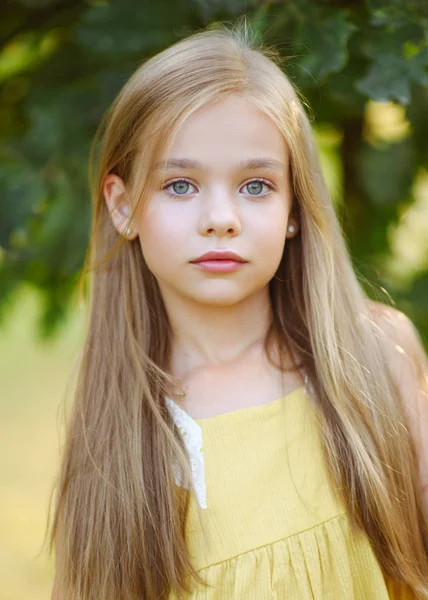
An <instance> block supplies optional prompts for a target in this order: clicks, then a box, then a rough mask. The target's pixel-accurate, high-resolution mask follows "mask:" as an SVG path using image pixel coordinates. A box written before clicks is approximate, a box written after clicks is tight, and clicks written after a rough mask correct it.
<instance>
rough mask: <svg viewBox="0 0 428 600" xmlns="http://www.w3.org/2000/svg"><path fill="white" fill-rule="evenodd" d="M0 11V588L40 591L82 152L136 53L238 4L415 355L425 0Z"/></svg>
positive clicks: (423, 284)
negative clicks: (406, 328) (286, 82)
mask: <svg viewBox="0 0 428 600" xmlns="http://www.w3.org/2000/svg"><path fill="white" fill-rule="evenodd" d="M2 8H3V10H2V16H1V21H0V353H1V354H0V365H1V367H0V373H1V380H0V384H1V388H0V389H1V405H0V406H1V410H2V418H1V420H0V437H1V439H2V441H3V452H2V453H1V458H0V461H1V471H0V481H1V489H2V493H1V503H2V504H1V508H2V510H1V511H0V530H1V531H2V536H1V541H0V598H1V599H2V600H3V599H4V600H24V599H27V598H31V599H32V600H38V599H39V598H40V599H42V598H49V597H50V591H51V587H52V577H53V562H52V559H50V558H49V557H48V556H47V555H46V553H45V551H44V549H43V548H42V542H43V535H44V532H45V525H46V518H47V505H48V500H49V493H50V490H51V487H52V484H53V479H54V476H55V474H56V469H57V466H58V451H59V448H60V445H61V440H62V421H61V407H62V403H63V401H64V396H65V392H66V386H67V384H68V382H69V377H70V376H71V373H72V368H73V365H74V361H75V359H76V357H77V354H78V352H79V350H80V345H81V343H82V331H83V319H84V311H85V307H84V304H82V302H80V301H79V300H78V297H77V280H78V277H79V274H80V270H81V267H82V263H83V258H84V253H85V250H86V245H87V242H88V233H89V230H90V216H91V215H90V208H91V205H90V198H89V192H88V183H87V163H88V154H89V147H90V143H91V140H92V137H93V135H94V133H95V129H96V127H97V125H98V124H99V122H100V120H101V118H102V115H103V113H104V111H105V110H106V108H107V107H108V106H109V104H110V103H111V101H112V100H113V98H114V97H115V95H116V94H117V92H118V91H119V90H120V88H121V87H122V86H123V84H124V83H125V82H126V80H127V78H128V77H129V76H130V75H131V73H133V72H134V71H135V69H136V68H137V67H138V66H139V65H140V64H141V62H142V61H143V60H144V59H146V58H147V57H149V56H151V55H153V54H155V53H157V52H159V51H160V50H162V49H163V48H165V47H166V46H168V45H169V44H171V43H173V42H174V41H176V40H178V39H180V38H182V37H185V36H187V35H189V34H191V33H193V32H195V31H197V30H199V29H201V28H205V27H206V26H209V25H210V24H211V23H215V22H218V21H223V22H229V23H233V22H234V21H235V20H236V19H238V18H239V17H240V16H242V15H243V14H246V15H247V17H248V20H249V22H250V23H251V26H252V27H253V28H254V29H255V30H256V31H257V32H258V34H259V37H260V39H261V40H263V41H264V42H265V43H266V44H268V45H274V46H275V47H276V48H277V49H278V50H279V51H280V53H281V55H282V56H283V57H284V59H285V62H284V68H285V71H286V73H287V74H288V75H289V77H290V78H291V79H292V81H293V82H294V84H295V85H296V86H297V88H298V89H299V90H300V92H301V94H302V97H303V98H304V101H305V105H306V106H307V109H308V114H309V115H310V118H311V121H312V123H313V127H314V132H315V134H316V139H317V143H318V147H319V151H320V155H321V160H322V166H323V169H324V172H325V175H326V179H327V183H328V186H329V188H330V190H331V194H332V197H333V201H334V203H335V206H336V209H337V213H338V216H339V218H340V222H341V224H342V227H343V231H344V235H345V237H346V240H347V243H348V245H349V248H350V250H351V254H352V258H353V261H354V265H355V269H356V272H357V274H358V276H359V278H360V280H361V282H362V284H363V285H364V287H365V289H366V290H367V292H368V293H369V295H370V296H371V297H373V298H375V299H377V300H380V301H387V299H388V298H391V299H392V300H393V302H395V305H396V306H397V308H399V309H400V310H402V311H404V312H405V313H406V314H407V315H408V316H409V317H410V318H411V319H412V321H413V322H414V323H415V325H416V326H417V328H418V330H419V331H420V333H421V335H422V339H423V342H424V344H425V345H426V346H427V347H428V3H426V2H422V1H421V0H392V1H389V2H381V1H378V0H366V1H365V2H364V1H360V2H349V1H348V2H340V1H329V0H324V1H317V2H315V1H309V0H298V1H296V2H283V1H265V2H262V1H254V0H253V1H251V0H242V1H241V0H192V1H190V0H156V1H148V0H110V1H107V0H105V1H92V2H91V1H89V0H8V1H6V2H3V4H2Z"/></svg>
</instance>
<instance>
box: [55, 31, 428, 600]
mask: <svg viewBox="0 0 428 600" xmlns="http://www.w3.org/2000/svg"><path fill="white" fill-rule="evenodd" d="M102 125H103V126H105V127H104V131H103V137H102V143H101V145H100V155H99V161H98V163H97V165H98V167H97V171H96V177H95V182H94V183H95V184H94V189H93V196H94V218H93V228H92V236H91V248H90V256H89V266H88V268H90V269H91V271H92V272H93V273H92V280H91V281H92V287H91V303H90V314H89V321H88V324H87V332H86V339H85V344H84V348H83V352H82V357H81V364H80V370H79V377H78V381H77V387H76V392H75V400H74V404H73V410H72V414H71V415H70V420H69V423H68V430H67V439H66V444H65V448H64V453H63V458H62V464H61V471H60V477H59V489H58V494H57V500H56V507H55V515H54V521H53V526H52V530H51V534H50V548H52V547H53V545H55V551H56V576H55V583H54V591H53V596H52V597H53V598H54V599H56V600H95V599H99V600H137V599H139V600H140V599H147V600H154V599H156V598H170V599H176V598H182V599H184V598H194V599H202V598H205V599H207V600H220V599H221V600H223V599H230V598H234V599H235V598H236V599H245V600H247V599H257V600H269V599H273V598H278V599H279V598H280V599H287V600H288V599H290V600H291V599H292V600H300V599H303V600H305V599H309V598H316V599H317V600H322V599H327V598H328V599H332V600H339V599H340V600H345V599H346V600H351V599H355V600H366V599H370V600H371V599H373V600H385V599H387V598H394V599H398V598H425V599H427V598H428V525H427V521H428V518H427V517H428V500H427V495H426V494H425V496H424V490H426V488H427V482H428V445H427V443H426V437H427V436H424V435H423V433H424V428H426V427H427V426H428V409H427V407H428V399H427V387H428V386H427V372H428V369H427V359H426V356H425V354H424V351H423V349H422V344H421V340H420V337H419V334H418V332H417V331H415V328H414V327H413V325H412V323H411V321H409V320H408V319H407V318H406V317H405V316H404V315H403V314H402V313H401V312H399V311H397V310H395V309H393V308H390V307H388V306H386V305H383V304H381V303H377V302H373V301H369V300H368V299H367V297H366V296H365V294H364V292H363V290H362V288H361V286H360V284H359V281H358V278H357V276H356V274H355V272H354V271H353V269H352V266H351V261H350V258H349V255H348V253H347V249H346V245H345V243H344V239H343V236H342V234H341V230H340V227H339V224H338V220H337V218H336V215H335V212H334V209H333V206H332V202H331V199H330V197H329V195H328V192H327V189H326V185H325V182H324V179H323V176H322V173H321V169H320V166H319V162H318V158H317V154H316V151H315V146H314V141H313V137H312V133H311V128H310V123H309V120H308V117H307V116H306V114H305V111H304V109H303V107H302V103H301V102H300V101H299V97H298V94H297V93H296V91H295V90H294V89H293V86H292V85H291V83H290V81H289V80H288V79H287V77H286V76H285V75H284V73H283V72H282V71H281V69H280V67H279V65H278V62H277V61H276V60H275V54H274V53H273V52H272V51H269V52H268V51H262V50H261V49H256V48H255V47H254V44H253V43H252V42H251V39H250V35H249V32H248V30H247V28H246V26H245V24H244V26H243V27H236V28H235V29H233V28H232V29H227V28H226V27H224V26H220V27H217V28H216V29H212V30H209V31H206V32H201V33H197V34H195V35H192V36H190V37H188V38H187V39H185V40H182V41H180V42H178V43H176V44H175V45H173V46H172V47H170V48H168V49H167V50H165V51H163V52H161V53H160V54H158V55H157V56H155V57H153V58H151V59H150V60H148V61H147V62H146V63H145V64H144V65H143V66H141V67H140V68H139V69H138V70H137V71H136V73H135V74H134V75H133V76H132V77H131V78H130V80H129V81H128V82H127V83H126V84H125V86H124V87H123V89H122V90H121V92H120V94H119V95H118V97H117V99H116V100H115V102H114V103H113V105H112V107H111V109H110V110H109V111H108V114H107V116H106V119H105V122H104V123H103V124H102ZM101 129H102V127H100V130H101ZM98 133H100V132H98ZM98 139H99V135H97V136H96V139H95V140H94V145H95V143H96V142H97V141H98ZM362 234H363V232H362ZM207 253H208V255H207V256H206V254H207Z"/></svg>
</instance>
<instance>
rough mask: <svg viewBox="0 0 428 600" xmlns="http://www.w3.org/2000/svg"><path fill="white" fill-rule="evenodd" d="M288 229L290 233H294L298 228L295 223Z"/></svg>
mask: <svg viewBox="0 0 428 600" xmlns="http://www.w3.org/2000/svg"><path fill="white" fill-rule="evenodd" d="M287 230H288V232H289V233H294V231H295V230H296V228H295V227H294V225H289V226H288V229H287Z"/></svg>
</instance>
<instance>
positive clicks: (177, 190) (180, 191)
mask: <svg viewBox="0 0 428 600" xmlns="http://www.w3.org/2000/svg"><path fill="white" fill-rule="evenodd" d="M190 186H192V184H191V183H190V181H186V180H185V179H177V180H176V181H171V183H168V185H166V186H165V187H164V188H163V189H164V190H168V189H170V188H171V189H172V190H173V193H172V196H187V195H188V194H191V193H193V192H191V191H189V187H190ZM192 187H194V186H192Z"/></svg>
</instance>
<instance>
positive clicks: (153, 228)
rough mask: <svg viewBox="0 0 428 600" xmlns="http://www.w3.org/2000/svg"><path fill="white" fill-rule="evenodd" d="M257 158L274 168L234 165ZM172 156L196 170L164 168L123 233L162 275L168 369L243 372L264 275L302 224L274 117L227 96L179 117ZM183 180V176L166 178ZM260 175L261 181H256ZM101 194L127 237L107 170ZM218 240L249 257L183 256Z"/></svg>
mask: <svg viewBox="0 0 428 600" xmlns="http://www.w3.org/2000/svg"><path fill="white" fill-rule="evenodd" d="M262 158H263V159H270V160H272V161H277V162H278V163H279V166H277V167H273V166H258V167H254V166H253V167H251V168H248V167H247V168H245V169H243V168H242V166H240V164H239V163H240V162H242V161H244V160H250V159H262ZM171 159H187V160H190V161H197V162H199V163H201V166H202V168H200V167H191V168H190V167H186V168H179V167H178V166H174V167H172V168H168V169H167V168H165V167H162V168H161V173H162V184H161V186H160V188H159V189H158V190H156V191H155V193H154V194H153V195H152V197H151V198H150V200H149V201H148V204H147V205H146V206H145V207H144V210H143V211H142V214H141V216H139V217H138V220H137V221H136V222H134V223H133V224H132V225H133V228H132V231H131V233H129V234H127V235H126V237H127V238H128V239H134V238H135V237H137V236H138V237H139V240H140V245H141V250H142V252H143V255H144V257H145V260H146V262H147V265H148V267H149V268H150V270H151V271H152V273H153V274H154V275H155V277H156V278H157V280H158V282H159V287H160V290H161V293H162V296H163V299H164V302H165V306H166V310H167V313H168V317H169V319H170V321H171V326H172V330H173V335H174V338H173V348H174V351H173V360H172V372H173V373H174V374H175V375H178V376H179V377H181V378H182V379H183V381H188V380H189V379H191V378H192V377H195V376H197V374H198V373H201V372H202V371H204V372H208V373H212V374H214V373H215V374H216V375H219V373H221V372H225V371H226V370H227V368H232V367H233V368H235V371H236V368H239V366H240V365H242V364H243V363H246V365H247V370H248V365H251V364H252V363H251V361H252V360H253V361H257V360H259V359H260V357H261V354H260V353H261V348H262V342H263V339H264V337H265V334H266V331H267V328H268V326H269V323H270V319H271V306H270V301H269V294H268V283H269V281H270V280H271V279H272V277H273V276H274V274H275V272H276V270H277V268H278V266H279V263H280V261H281V257H282V255H283V252H284V246H285V245H286V240H287V238H291V237H294V236H295V235H296V234H297V233H298V231H299V223H298V221H296V219H294V218H290V217H289V215H290V210H291V205H292V194H291V187H290V182H289V177H288V150H287V146H286V143H285V141H284V139H283V137H282V135H281V133H280V132H279V130H278V129H277V127H276V125H275V124H274V122H273V121H272V120H271V119H270V118H269V117H267V116H266V115H265V114H264V113H262V112H261V111H260V110H259V109H257V108H256V107H255V106H254V105H252V104H251V103H250V102H249V101H248V100H246V99H243V98H238V97H229V98H227V99H222V100H221V101H218V102H217V103H215V104H211V105H208V106H205V107H202V108H200V109H199V110H198V111H197V112H195V113H194V114H193V115H192V116H191V117H190V118H189V119H188V120H187V121H186V123H185V124H184V125H183V126H182V127H181V129H180V130H179V132H178V135H177V136H176V138H175V139H174V142H173V144H172V146H171V147H170V148H169V150H168V154H167V155H165V156H164V157H163V161H165V160H171ZM181 178H183V179H185V180H186V182H187V183H188V184H187V183H183V182H181V183H175V185H172V182H174V180H177V179H181ZM259 178H262V179H264V180H266V183H267V184H266V183H264V182H262V183H261V184H260V183H257V181H254V180H257V179H259ZM248 184H251V185H248ZM269 184H271V185H272V186H273V187H272V189H269ZM167 186H168V187H167ZM104 197H105V200H106V202H107V205H108V208H109V211H110V213H111V216H112V219H113V223H114V225H115V227H116V228H117V230H118V231H119V232H120V233H121V234H122V235H124V230H125V227H126V224H127V223H126V214H129V213H128V212H127V211H128V206H127V205H128V204H130V199H129V197H128V195H127V190H126V186H125V184H124V182H123V181H122V180H121V179H120V177H118V176H117V175H113V174H110V175H108V176H107V177H106V179H105V183H104ZM290 224H292V225H294V227H295V230H294V232H292V233H291V232H287V226H288V225H290ZM217 248H221V249H228V250H234V251H235V252H237V253H238V254H239V255H240V256H241V257H242V258H244V259H245V260H247V261H248V262H247V263H246V264H245V265H243V266H242V267H241V268H240V269H239V270H237V271H235V272H233V273H226V274H218V273H207V272H204V271H202V270H200V269H199V268H198V267H196V266H195V265H193V264H190V262H189V261H191V260H194V259H196V258H197V257H198V256H200V255H201V254H203V253H205V252H207V251H209V250H212V249H217ZM255 316H256V318H255ZM217 381H218V380H217ZM291 387H295V386H293V385H291ZM272 393H273V394H274V396H273V397H275V393H274V392H272Z"/></svg>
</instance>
